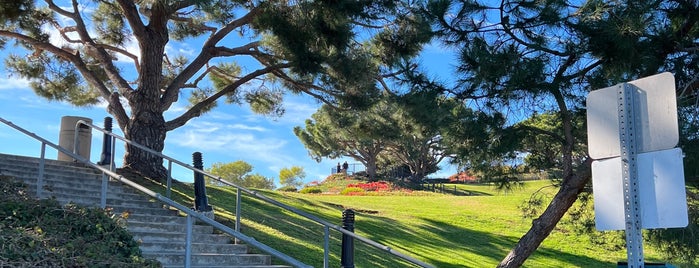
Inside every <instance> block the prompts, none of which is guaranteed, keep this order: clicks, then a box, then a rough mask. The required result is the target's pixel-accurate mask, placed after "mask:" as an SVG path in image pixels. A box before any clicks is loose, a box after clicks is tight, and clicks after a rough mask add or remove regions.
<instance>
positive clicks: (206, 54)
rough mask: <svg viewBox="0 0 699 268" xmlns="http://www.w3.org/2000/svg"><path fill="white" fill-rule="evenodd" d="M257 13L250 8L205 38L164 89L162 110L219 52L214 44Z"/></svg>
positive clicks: (257, 10)
mask: <svg viewBox="0 0 699 268" xmlns="http://www.w3.org/2000/svg"><path fill="white" fill-rule="evenodd" d="M120 1H125V0H120ZM257 13H259V8H253V9H251V10H250V12H248V14H245V16H243V17H241V18H239V19H237V20H234V21H232V22H230V23H228V24H226V26H224V27H223V28H221V29H220V30H219V31H218V32H216V33H215V34H213V35H212V36H211V37H209V39H208V40H206V42H205V43H204V45H203V46H202V50H201V52H200V53H199V55H197V57H196V58H194V60H193V61H192V62H191V63H190V64H189V65H187V67H185V68H184V69H183V70H182V72H180V73H179V74H178V75H177V76H176V77H175V78H174V79H173V80H172V82H171V83H170V85H168V86H167V88H166V89H165V92H164V93H163V96H162V98H161V99H160V103H161V104H162V107H163V108H164V110H167V109H168V108H169V107H170V105H172V103H173V102H175V101H176V100H177V95H178V94H179V91H180V89H181V88H182V87H183V86H184V85H185V84H186V83H187V81H189V79H191V78H192V77H193V76H194V75H195V74H196V73H197V72H199V70H201V69H202V68H203V67H204V66H206V64H208V63H209V60H211V59H212V58H213V57H215V53H217V51H218V52H220V50H219V49H220V48H216V47H215V46H216V44H217V43H218V42H219V41H221V39H223V38H224V37H226V36H227V35H228V34H229V33H230V32H231V31H233V30H235V29H236V28H238V27H241V26H243V25H246V24H249V23H250V22H252V19H253V18H254V17H255V15H257ZM251 44H252V43H251ZM248 45H249V44H248ZM243 47H245V46H243ZM247 53H248V54H249V53H250V52H249V51H247Z"/></svg>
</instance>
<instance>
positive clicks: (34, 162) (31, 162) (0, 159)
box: [0, 153, 90, 169]
mask: <svg viewBox="0 0 699 268" xmlns="http://www.w3.org/2000/svg"><path fill="white" fill-rule="evenodd" d="M39 161H40V159H39V158H37V157H29V156H21V155H9V154H2V153H0V165H2V163H11V164H14V165H16V166H39ZM44 166H45V167H62V168H76V169H80V168H86V169H90V168H89V167H88V166H87V165H85V164H82V163H77V162H73V161H59V160H55V159H48V158H45V159H44Z"/></svg>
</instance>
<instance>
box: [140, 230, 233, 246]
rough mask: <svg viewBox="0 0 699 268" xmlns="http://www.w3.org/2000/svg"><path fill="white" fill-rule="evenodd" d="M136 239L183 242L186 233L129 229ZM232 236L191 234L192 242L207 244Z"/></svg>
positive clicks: (221, 242)
mask: <svg viewBox="0 0 699 268" xmlns="http://www.w3.org/2000/svg"><path fill="white" fill-rule="evenodd" d="M129 231H130V232H131V234H132V235H133V236H134V239H135V240H136V241H139V240H141V241H148V242H171V243H182V244H184V243H185V239H186V234H184V233H177V232H157V233H156V232H142V231H131V230H129ZM232 240H233V237H230V236H227V235H218V234H197V235H193V236H192V242H193V243H209V244H226V243H231V241H232Z"/></svg>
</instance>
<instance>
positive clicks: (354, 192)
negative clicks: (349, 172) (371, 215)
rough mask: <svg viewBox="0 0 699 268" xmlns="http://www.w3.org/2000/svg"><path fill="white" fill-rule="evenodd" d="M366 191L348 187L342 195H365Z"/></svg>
mask: <svg viewBox="0 0 699 268" xmlns="http://www.w3.org/2000/svg"><path fill="white" fill-rule="evenodd" d="M365 192H366V191H365V190H364V189H362V188H359V187H347V188H345V189H344V190H342V192H340V194H341V195H364V193H365Z"/></svg>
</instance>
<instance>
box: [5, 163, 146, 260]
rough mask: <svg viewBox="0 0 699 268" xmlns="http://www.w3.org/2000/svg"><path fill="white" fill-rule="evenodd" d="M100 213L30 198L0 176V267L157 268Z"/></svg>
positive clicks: (20, 186) (110, 217)
mask: <svg viewBox="0 0 699 268" xmlns="http://www.w3.org/2000/svg"><path fill="white" fill-rule="evenodd" d="M117 217H118V216H114V215H110V214H108V213H105V211H104V210H100V209H95V208H85V207H80V206H77V205H72V204H69V205H66V206H61V205H59V204H58V203H57V202H56V201H55V200H50V199H49V200H46V199H45V200H36V199H34V198H33V197H31V196H29V195H28V194H27V189H26V187H25V186H24V185H23V184H21V183H15V182H12V180H11V179H10V178H7V177H1V178H0V219H1V220H0V241H2V242H1V243H0V267H160V264H159V263H157V262H155V261H153V260H146V259H144V258H142V257H141V251H140V249H139V248H138V243H137V242H136V241H134V240H133V237H132V236H131V234H129V233H128V231H127V230H126V229H125V228H123V227H122V226H121V225H119V224H118V222H117V221H115V218H117Z"/></svg>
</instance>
